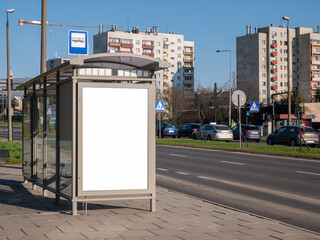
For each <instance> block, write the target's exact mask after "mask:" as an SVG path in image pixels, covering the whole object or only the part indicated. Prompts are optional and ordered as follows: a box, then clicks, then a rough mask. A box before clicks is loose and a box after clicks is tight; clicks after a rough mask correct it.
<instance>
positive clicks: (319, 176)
mask: <svg viewBox="0 0 320 240" xmlns="http://www.w3.org/2000/svg"><path fill="white" fill-rule="evenodd" d="M157 185H159V186H162V187H166V188H169V189H172V190H175V191H179V192H183V193H187V194H190V195H193V196H196V197H199V198H202V199H206V200H209V201H213V202H216V203H219V204H223V205H226V206H229V207H233V208H236V209H240V210H244V211H247V212H251V213H254V214H258V215H261V216H265V217H268V218H272V219H275V220H278V221H281V222H285V223H288V224H292V225H294V226H297V227H301V228H305V229H309V230H312V231H316V232H320V161H317V160H307V159H297V158H286V157H273V156H263V155H254V154H244V153H237V152H227V151H216V150H201V149H191V148H182V147H171V146H161V145H158V146H157Z"/></svg>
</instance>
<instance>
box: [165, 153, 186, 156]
mask: <svg viewBox="0 0 320 240" xmlns="http://www.w3.org/2000/svg"><path fill="white" fill-rule="evenodd" d="M169 155H170V156H174V157H187V156H186V155H179V154H172V153H170V154H169Z"/></svg>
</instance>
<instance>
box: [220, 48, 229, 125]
mask: <svg viewBox="0 0 320 240" xmlns="http://www.w3.org/2000/svg"><path fill="white" fill-rule="evenodd" d="M216 52H217V53H220V52H228V53H230V82H229V93H230V94H229V126H231V81H232V80H231V74H232V73H231V58H232V56H231V55H232V54H231V50H216Z"/></svg>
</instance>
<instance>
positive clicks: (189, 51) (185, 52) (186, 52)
mask: <svg viewBox="0 0 320 240" xmlns="http://www.w3.org/2000/svg"><path fill="white" fill-rule="evenodd" d="M183 54H193V50H184V51H183Z"/></svg>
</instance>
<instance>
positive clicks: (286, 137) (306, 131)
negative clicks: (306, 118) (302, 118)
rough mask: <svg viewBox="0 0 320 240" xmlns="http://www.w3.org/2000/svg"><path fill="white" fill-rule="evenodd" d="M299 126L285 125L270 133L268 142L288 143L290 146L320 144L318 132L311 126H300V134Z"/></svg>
mask: <svg viewBox="0 0 320 240" xmlns="http://www.w3.org/2000/svg"><path fill="white" fill-rule="evenodd" d="M298 131H299V127H298V126H285V127H281V128H279V129H278V130H276V131H274V132H273V133H270V134H269V135H268V137H267V144H268V145H273V144H287V145H289V146H292V147H293V146H296V145H298V144H300V142H301V143H302V144H308V145H312V146H317V145H318V144H319V138H318V133H317V132H316V131H315V130H314V129H313V128H311V127H300V132H301V136H302V137H301V136H300V134H298Z"/></svg>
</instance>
